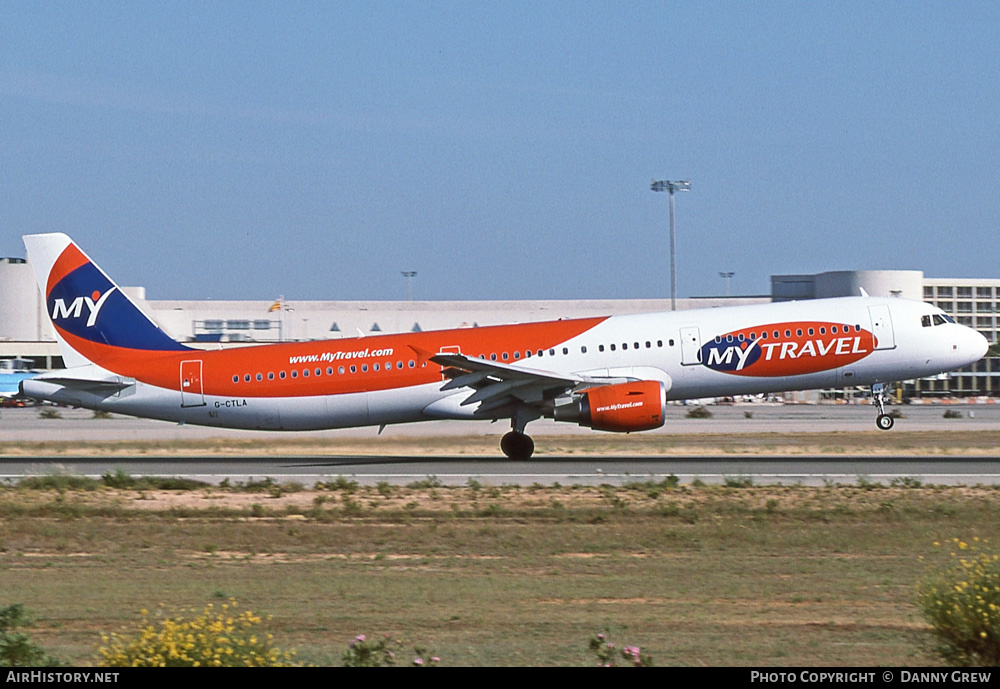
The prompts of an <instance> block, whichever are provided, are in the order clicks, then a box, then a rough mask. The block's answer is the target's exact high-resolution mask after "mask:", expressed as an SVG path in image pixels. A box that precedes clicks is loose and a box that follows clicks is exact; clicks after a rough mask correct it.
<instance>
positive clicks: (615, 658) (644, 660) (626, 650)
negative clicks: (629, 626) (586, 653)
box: [590, 632, 653, 667]
mask: <svg viewBox="0 0 1000 689" xmlns="http://www.w3.org/2000/svg"><path fill="white" fill-rule="evenodd" d="M590 650H591V651H592V652H593V653H594V655H595V656H597V665H598V667H652V666H653V659H652V658H651V657H650V656H649V654H648V653H646V654H644V653H643V652H642V650H641V649H640V648H639V647H638V646H622V648H621V649H618V648H617V647H616V646H615V644H614V642H612V641H611V640H610V638H609V635H608V633H607V632H605V633H601V634H595V635H594V636H593V637H591V639H590Z"/></svg>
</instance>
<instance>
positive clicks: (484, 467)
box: [0, 457, 1000, 486]
mask: <svg viewBox="0 0 1000 689" xmlns="http://www.w3.org/2000/svg"><path fill="white" fill-rule="evenodd" d="M119 469H121V470H124V471H126V472H128V473H129V474H130V475H132V476H183V477H188V478H194V479H198V480H201V481H205V482H207V483H219V482H221V481H223V480H225V479H228V480H229V481H230V482H248V481H251V480H261V479H264V478H271V479H273V480H275V481H278V482H289V481H291V482H298V483H302V484H303V485H307V486H309V485H313V484H314V483H315V482H317V481H329V480H331V479H334V478H337V477H341V476H342V477H344V478H348V479H350V480H353V481H357V482H358V483H361V484H364V485H375V484H378V483H380V482H383V481H384V482H386V483H389V484H391V485H406V484H409V483H413V482H420V481H425V480H428V479H431V480H434V481H438V482H440V483H441V484H442V485H450V486H456V485H466V484H468V483H469V482H470V481H476V482H479V483H481V484H483V485H503V484H509V485H532V484H535V483H537V484H541V485H552V484H556V483H558V484H561V485H600V484H604V483H608V484H613V485H621V484H624V483H629V482H643V481H654V482H658V481H662V480H663V479H665V478H667V477H669V476H672V475H673V476H677V477H678V478H679V479H680V481H681V483H692V482H694V481H702V482H704V483H709V484H725V483H727V482H741V481H746V480H749V481H751V482H752V483H753V484H754V485H765V484H782V485H814V486H816V485H824V484H839V485H856V484H863V483H866V482H867V483H879V484H883V485H891V484H892V483H893V482H897V483H899V482H908V481H919V482H920V483H921V484H924V485H927V484H935V485H979V484H982V485H1000V461H998V460H997V459H995V458H989V457H978V458H977V457H962V458H949V459H935V460H927V459H914V458H909V457H893V458H879V459H877V460H873V459H870V458H864V457H843V458H836V459H831V458H829V457H796V458H794V459H789V458H782V457H754V458H752V459H745V460H741V459H734V458H733V457H721V458H720V457H678V458H672V459H664V458H662V457H655V458H653V457H650V458H643V457H629V458H621V457H589V458H583V459H581V458H579V457H546V458H544V459H540V460H534V461H530V462H509V461H501V460H497V459H495V458H484V457H463V458H447V459H441V458H433V457H377V458H375V457H329V458H322V459H318V458H316V457H266V458H254V459H251V460H247V459H226V458H218V457H176V458H172V459H162V458H158V459H151V458H144V457H116V458H114V459H113V460H100V459H67V458H56V457H50V458H46V457H25V458H13V459H12V458H0V478H2V479H7V480H11V479H17V478H21V477H23V476H30V475H45V474H53V473H59V472H66V473H70V474H73V475H83V476H90V477H94V478H97V477H100V476H101V475H102V474H104V473H107V472H115V471H117V470H119Z"/></svg>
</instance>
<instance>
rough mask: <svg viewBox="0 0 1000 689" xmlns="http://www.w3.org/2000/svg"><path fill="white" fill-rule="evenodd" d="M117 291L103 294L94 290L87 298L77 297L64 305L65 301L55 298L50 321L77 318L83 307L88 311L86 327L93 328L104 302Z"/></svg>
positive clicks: (110, 290)
mask: <svg viewBox="0 0 1000 689" xmlns="http://www.w3.org/2000/svg"><path fill="white" fill-rule="evenodd" d="M116 289H118V288H117V287H112V288H111V289H109V290H105V292H104V294H101V293H100V292H99V291H97V290H94V293H93V294H91V295H90V296H89V297H77V298H76V299H74V300H73V301H71V302H70V303H69V306H67V305H66V300H65V299H62V298H57V299H55V300H54V301H53V306H52V320H54V321H57V320H61V319H63V318H79V317H80V314H81V313H82V312H83V307H84V306H86V307H87V309H88V314H89V315H88V316H87V327H88V328H93V327H94V324H95V323H97V315H98V314H99V313H100V311H101V307H102V306H104V302H106V301H107V300H108V297H110V296H111V294H112V293H113V292H114V291H115V290H116Z"/></svg>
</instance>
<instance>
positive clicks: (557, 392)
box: [21, 233, 988, 459]
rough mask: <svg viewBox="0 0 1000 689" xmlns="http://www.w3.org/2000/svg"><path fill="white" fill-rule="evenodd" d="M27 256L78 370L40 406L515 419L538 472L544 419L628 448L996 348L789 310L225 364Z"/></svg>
mask: <svg viewBox="0 0 1000 689" xmlns="http://www.w3.org/2000/svg"><path fill="white" fill-rule="evenodd" d="M24 242H25V245H26V247H27V250H28V258H29V260H30V262H31V264H32V266H33V267H34V270H35V275H36V277H37V279H38V284H39V288H40V289H41V292H42V295H43V297H44V301H45V305H46V309H47V312H48V316H49V318H50V319H51V320H52V324H53V326H54V328H55V332H56V337H57V339H58V343H59V346H60V350H61V352H62V355H63V360H64V362H65V365H66V368H65V369H63V370H58V371H52V372H49V373H44V374H41V375H39V376H36V377H34V378H31V379H29V380H25V381H23V382H22V383H21V392H22V394H23V395H25V396H27V397H31V398H34V399H36V400H45V401H50V402H55V403H59V404H66V405H73V406H79V407H84V408H88V409H95V410H101V411H109V412H117V413H122V414H128V415H132V416H138V417H147V418H153V419H162V420H167V421H175V422H182V423H189V424H198V425H204V426H217V427H225V428H242V429H262V430H263V429H266V430H290V431H291V430H317V429H333V428H348V427H356V426H378V427H379V432H381V431H382V429H384V428H385V427H386V426H387V425H389V424H401V423H411V422H416V421H429V420H435V419H466V420H488V421H497V420H505V421H507V420H509V422H510V427H511V430H510V432H508V433H506V434H505V435H504V436H503V438H502V440H501V442H500V449H501V450H502V451H503V453H504V454H505V455H506V456H507V457H508V458H510V459H527V458H529V457H531V455H532V453H533V452H534V442H533V441H532V439H531V437H530V436H529V435H527V433H525V428H526V426H527V424H528V423H529V422H531V421H534V420H536V419H539V418H543V417H544V418H550V419H554V420H556V421H562V422H566V423H575V424H578V425H580V426H585V427H589V428H591V429H594V430H599V431H614V432H623V433H629V432H633V431H644V430H651V429H655V428H659V427H661V426H663V424H664V419H665V413H666V405H667V402H668V401H670V400H689V399H698V398H706V397H722V396H736V395H753V394H759V393H774V392H781V391H788V390H807V389H827V388H846V387H851V388H853V387H856V386H865V387H866V388H869V389H870V391H871V394H872V403H873V404H874V405H875V407H876V409H877V415H876V423H877V426H878V428H880V429H883V430H888V429H890V428H892V426H893V417H892V416H890V415H888V414H886V413H885V408H884V403H885V399H886V391H887V386H888V385H891V384H892V383H894V382H897V381H902V380H910V379H914V378H921V377H924V376H932V375H936V374H939V373H942V372H945V371H950V370H953V369H956V368H960V367H962V366H966V365H968V364H971V363H973V362H975V361H978V360H979V359H980V358H982V357H983V355H984V354H985V353H986V350H987V347H988V343H987V341H986V338H984V337H983V336H982V335H981V334H980V333H978V332H976V331H975V330H972V329H971V328H967V327H965V326H963V325H960V324H958V323H956V322H955V321H954V319H952V318H951V317H950V316H948V315H947V314H945V313H944V312H943V311H942V310H940V309H938V308H936V307H934V306H931V305H929V304H925V303H922V302H917V301H909V300H905V299H901V298H895V297H894V298H880V297H871V296H868V295H866V294H864V293H862V294H861V295H860V296H856V297H841V298H835V299H816V300H809V301H798V302H795V301H793V302H780V303H771V304H760V305H754V306H734V307H723V308H712V309H695V310H688V311H671V312H666V313H650V314H643V315H624V316H606V317H599V318H579V319H565V320H557V321H550V322H538V323H521V324H513V325H499V326H490V327H480V328H466V329H458V330H441V331H428V332H415V333H406V334H398V335H390V334H387V335H376V336H368V337H364V338H346V339H337V340H326V341H311V342H290V343H277V344H264V345H247V346H240V347H233V348H226V349H219V350H216V351H203V350H199V349H194V348H191V347H188V346H186V345H184V344H182V343H180V342H177V341H176V340H174V339H172V338H171V337H169V336H168V335H167V334H166V333H165V332H164V331H163V330H162V329H161V328H160V327H159V326H158V325H157V324H156V323H155V322H154V321H153V319H152V318H151V317H150V316H149V315H148V314H146V313H145V312H144V311H143V310H142V309H141V308H140V307H139V306H138V305H137V304H136V303H135V302H133V301H132V300H131V299H130V298H129V297H128V296H127V295H126V294H125V293H124V292H122V291H121V289H120V288H119V287H118V285H116V284H115V283H114V282H113V281H112V280H111V279H110V278H109V277H108V276H107V275H106V274H105V273H104V271H102V270H101V269H100V268H99V267H98V266H97V264H95V263H94V262H93V261H91V259H90V258H89V257H88V256H87V255H86V254H85V253H84V252H83V251H82V250H81V249H80V248H79V247H78V246H77V245H76V244H75V243H74V242H73V241H72V240H71V239H70V238H69V237H68V236H66V235H65V234H61V233H55V234H37V235H27V236H25V237H24Z"/></svg>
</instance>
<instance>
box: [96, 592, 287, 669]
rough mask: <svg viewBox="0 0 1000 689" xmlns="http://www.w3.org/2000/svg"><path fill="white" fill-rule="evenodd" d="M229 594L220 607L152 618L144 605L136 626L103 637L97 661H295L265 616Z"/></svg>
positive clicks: (124, 664)
mask: <svg viewBox="0 0 1000 689" xmlns="http://www.w3.org/2000/svg"><path fill="white" fill-rule="evenodd" d="M237 608H238V606H237V603H236V601H234V600H232V599H230V601H229V602H228V603H225V604H223V605H222V606H221V607H220V608H218V609H216V608H215V606H213V605H212V604H209V605H207V606H205V608H204V609H203V610H202V611H201V612H200V613H196V612H195V611H194V610H193V609H189V610H182V611H180V612H178V613H176V614H174V615H173V616H172V617H164V616H162V615H158V616H157V617H158V619H156V620H151V619H149V618H150V615H149V613H148V612H147V611H146V610H143V611H142V621H141V622H139V623H138V624H137V625H136V626H135V628H134V629H132V630H127V631H125V632H123V633H116V632H112V633H111V634H108V635H105V636H102V637H101V640H102V641H103V642H104V644H105V645H104V646H100V647H98V649H97V655H98V664H99V665H101V666H104V667H199V666H201V667H283V666H289V665H293V664H294V662H293V658H294V656H295V652H294V651H280V650H279V649H277V648H275V647H274V646H273V645H272V637H271V635H270V634H266V633H264V632H263V631H262V630H261V629H260V627H261V625H262V623H263V620H262V619H261V617H259V616H258V615H254V614H253V613H252V612H250V611H249V610H245V611H243V612H239V611H238V610H237Z"/></svg>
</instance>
